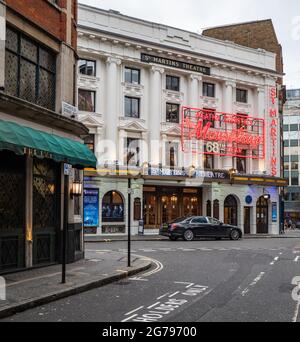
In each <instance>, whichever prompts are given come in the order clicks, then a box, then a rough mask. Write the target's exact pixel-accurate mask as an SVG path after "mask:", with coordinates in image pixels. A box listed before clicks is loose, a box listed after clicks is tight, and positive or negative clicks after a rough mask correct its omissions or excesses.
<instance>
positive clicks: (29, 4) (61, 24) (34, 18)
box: [6, 0, 77, 49]
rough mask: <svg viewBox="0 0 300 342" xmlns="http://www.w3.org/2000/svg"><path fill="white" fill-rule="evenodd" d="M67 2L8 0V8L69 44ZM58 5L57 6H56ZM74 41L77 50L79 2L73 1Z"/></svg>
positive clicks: (72, 42) (60, 0)
mask: <svg viewBox="0 0 300 342" xmlns="http://www.w3.org/2000/svg"><path fill="white" fill-rule="evenodd" d="M67 1H69V0H57V1H55V0H26V5H25V1H24V0H6V4H7V7H8V8H9V9H11V10H13V11H15V12H17V13H18V14H20V15H21V16H22V17H25V18H26V19H28V20H29V21H30V22H32V23H34V24H36V25H37V26H39V27H40V28H42V29H43V30H44V31H46V32H49V33H50V34H51V35H53V36H55V37H56V38H57V39H59V40H61V41H64V42H67V23H68V18H67V11H66V9H67ZM54 3H57V5H54ZM71 23H72V41H71V42H70V44H71V45H72V46H73V47H74V48H75V49H76V41H77V35H76V24H77V0H72V18H71Z"/></svg>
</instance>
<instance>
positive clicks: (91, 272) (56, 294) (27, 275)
mask: <svg viewBox="0 0 300 342" xmlns="http://www.w3.org/2000/svg"><path fill="white" fill-rule="evenodd" d="M151 266H152V262H151V260H149V259H147V258H145V257H133V258H132V267H131V268H127V256H126V254H125V253H122V252H117V251H116V252H111V253H109V254H106V253H104V254H102V253H97V255H96V256H90V257H88V258H87V259H85V260H81V261H79V262H76V263H74V264H71V265H68V266H67V283H66V284H64V285H63V284H62V283H61V265H55V266H50V267H46V268H39V269H32V270H28V271H24V272H19V273H14V274H9V275H5V276H4V279H5V281H6V300H5V301H1V300H0V318H4V317H8V316H11V315H13V314H16V313H19V312H23V311H25V310H28V309H31V308H34V307H37V306H39V305H44V304H46V303H50V302H53V301H56V300H58V299H61V298H66V297H70V296H74V295H78V294H80V293H82V292H85V291H89V290H91V289H94V288H99V287H102V286H104V285H107V284H110V283H113V282H116V281H119V280H121V279H125V278H127V277H130V276H134V275H136V274H138V273H139V272H143V271H145V270H147V269H149V268H151Z"/></svg>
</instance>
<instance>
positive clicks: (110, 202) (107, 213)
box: [102, 191, 124, 222]
mask: <svg viewBox="0 0 300 342" xmlns="http://www.w3.org/2000/svg"><path fill="white" fill-rule="evenodd" d="M102 221H103V222H124V201H123V197H122V195H121V194H120V193H119V192H117V191H110V192H108V193H107V194H106V195H105V196H104V198H103V201H102Z"/></svg>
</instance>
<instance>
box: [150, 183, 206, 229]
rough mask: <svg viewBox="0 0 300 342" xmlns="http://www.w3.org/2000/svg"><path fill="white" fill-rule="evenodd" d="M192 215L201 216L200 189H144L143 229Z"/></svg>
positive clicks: (154, 227) (157, 226)
mask: <svg viewBox="0 0 300 342" xmlns="http://www.w3.org/2000/svg"><path fill="white" fill-rule="evenodd" d="M193 215H194V216H197V215H202V189H193V188H172V187H144V223H145V229H158V228H160V226H161V225H162V224H164V223H169V222H172V221H174V220H176V219H177V218H179V217H184V216H193Z"/></svg>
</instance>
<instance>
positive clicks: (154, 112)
mask: <svg viewBox="0 0 300 342" xmlns="http://www.w3.org/2000/svg"><path fill="white" fill-rule="evenodd" d="M163 73H164V69H162V68H158V67H155V66H153V67H152V69H151V77H150V106H149V107H150V112H149V118H148V122H149V132H150V137H149V138H150V139H149V144H150V145H149V148H150V163H151V164H152V165H154V166H155V165H156V166H158V165H159V163H160V154H161V153H160V133H161V122H162V113H161V112H162V75H163ZM163 114H165V113H164V112H163Z"/></svg>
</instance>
